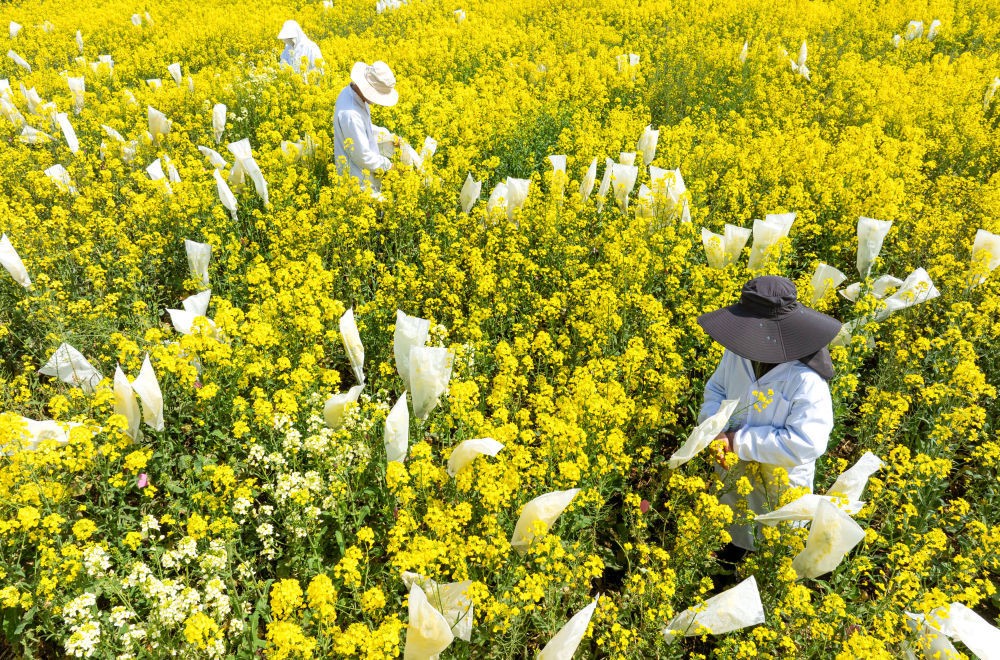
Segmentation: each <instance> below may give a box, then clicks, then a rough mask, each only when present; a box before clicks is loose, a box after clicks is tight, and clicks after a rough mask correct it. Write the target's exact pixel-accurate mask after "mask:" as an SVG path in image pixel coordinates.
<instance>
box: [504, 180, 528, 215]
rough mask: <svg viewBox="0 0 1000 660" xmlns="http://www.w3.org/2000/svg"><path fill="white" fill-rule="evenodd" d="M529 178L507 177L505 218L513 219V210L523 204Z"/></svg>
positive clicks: (525, 198)
mask: <svg viewBox="0 0 1000 660" xmlns="http://www.w3.org/2000/svg"><path fill="white" fill-rule="evenodd" d="M530 184H531V180H530V179H515V178H513V177H507V219H508V220H513V219H514V211H517V210H519V209H520V208H521V207H522V206H524V202H525V201H526V200H527V199H528V187H529V185H530Z"/></svg>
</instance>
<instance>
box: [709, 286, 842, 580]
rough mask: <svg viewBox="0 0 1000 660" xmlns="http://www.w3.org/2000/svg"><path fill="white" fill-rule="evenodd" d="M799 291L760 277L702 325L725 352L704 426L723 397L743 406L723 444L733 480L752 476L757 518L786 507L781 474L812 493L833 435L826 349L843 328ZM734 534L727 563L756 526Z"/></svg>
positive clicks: (748, 542)
mask: <svg viewBox="0 0 1000 660" xmlns="http://www.w3.org/2000/svg"><path fill="white" fill-rule="evenodd" d="M796 293H797V292H796V289H795V284H793V283H792V281H791V280H789V279H786V278H784V277H777V276H770V275H769V276H764V277H758V278H756V279H752V280H750V281H749V282H747V284H746V285H744V287H743V291H742V293H741V295H740V301H739V302H738V303H736V304H734V305H730V306H728V307H724V308H723V309H719V310H716V311H714V312H710V313H708V314H704V315H702V316H700V317H699V318H698V323H699V325H701V327H702V328H703V329H704V330H705V332H707V333H708V334H709V335H710V336H711V337H712V338H713V339H714V340H715V341H717V342H719V343H720V344H722V345H723V346H724V347H725V348H726V350H725V352H724V353H723V354H722V359H721V361H720V362H719V365H718V367H717V368H716V369H715V372H714V373H713V374H712V376H711V378H709V380H708V383H707V384H706V386H705V400H704V403H703V404H702V406H701V412H700V414H699V415H698V421H699V422H701V421H704V420H705V419H707V418H708V417H710V416H711V415H713V414H715V413H716V412H717V411H718V409H719V406H720V404H721V403H722V401H723V400H724V399H738V400H739V401H740V403H739V404H738V406H737V408H736V410H737V412H736V413H734V414H733V417H732V418H731V419H730V420H729V424H728V426H727V430H726V431H724V432H723V433H721V434H719V436H718V437H717V438H716V439H717V440H722V441H723V442H724V444H725V446H726V449H727V450H728V451H730V452H733V453H735V454H736V455H737V456H738V457H739V459H740V462H739V463H738V464H737V465H735V466H732V467H731V469H729V470H728V472H729V474H728V475H727V476H728V477H729V481H730V483H733V484H735V483H736V481H737V480H738V479H739V478H740V477H742V476H746V477H748V478H749V479H750V482H751V484H752V485H753V492H751V493H750V494H749V495H748V496H747V498H746V499H747V505H748V507H749V508H750V509H751V510H753V511H754V512H755V513H757V514H761V513H766V512H768V511H771V510H772V509H774V508H777V507H778V498H779V497H780V495H781V490H782V487H781V486H780V485H779V483H780V480H776V479H775V471H776V469H777V468H782V469H784V470H785V471H786V472H787V474H788V485H789V486H804V487H805V488H808V489H810V490H812V486H813V478H814V476H815V473H816V459H818V458H819V457H820V456H822V455H823V453H824V452H826V445H827V442H828V441H829V438H830V432H831V431H832V430H833V402H832V400H831V398H830V388H829V386H828V384H827V383H828V381H829V380H830V379H831V378H833V375H834V374H833V362H832V361H831V359H830V352H829V351H828V350H827V345H828V344H829V343H830V341H832V340H833V338H834V337H836V336H837V333H838V332H839V331H840V325H841V324H840V321H838V320H836V319H835V318H833V317H830V316H827V315H826V314H822V313H820V312H817V311H815V310H813V309H810V308H808V307H806V306H805V305H803V304H802V303H800V302H799V301H798V300H797V299H796ZM755 403H756V404H757V405H756V406H755V405H754V404H755ZM720 463H722V465H721V467H720V470H723V471H725V470H726V469H727V467H729V466H726V465H725V464H724V459H721V460H720ZM739 499H740V496H739V495H738V494H737V493H736V492H735V491H731V492H728V493H726V494H725V495H723V496H722V497H720V501H721V502H723V503H725V504H729V505H730V506H731V507H734V509H735V508H736V505H737V503H738V501H739ZM729 532H730V535H731V536H732V543H731V544H730V545H729V546H727V547H726V548H724V549H723V551H722V552H721V553H720V555H719V558H720V561H721V562H722V563H725V562H727V561H728V562H730V563H732V562H735V561H737V560H739V559H741V558H742V557H743V556H744V555H745V554H746V553H747V552H748V551H751V550H753V549H754V529H753V527H752V526H750V525H732V526H731V527H730V529H729Z"/></svg>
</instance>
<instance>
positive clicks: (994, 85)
mask: <svg viewBox="0 0 1000 660" xmlns="http://www.w3.org/2000/svg"><path fill="white" fill-rule="evenodd" d="M998 89H1000V77H997V78H994V79H993V82H991V83H990V86H989V87H987V88H986V92H985V93H984V94H983V111H984V112H985V111H986V110H989V109H990V105H992V104H993V97H994V96H996V94H997V90H998Z"/></svg>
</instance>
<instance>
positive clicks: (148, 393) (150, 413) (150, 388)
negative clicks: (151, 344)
mask: <svg viewBox="0 0 1000 660" xmlns="http://www.w3.org/2000/svg"><path fill="white" fill-rule="evenodd" d="M132 391H133V392H135V394H136V396H138V397H139V401H141V402H142V419H143V421H145V422H146V424H147V425H148V426H149V427H150V428H151V429H153V430H154V431H162V430H163V428H164V425H163V392H162V391H161V390H160V382H159V381H158V380H157V379H156V372H155V371H153V365H152V364H150V362H149V354H148V353H147V354H146V357H145V359H143V361H142V367H141V368H140V369H139V375H138V376H136V377H135V380H133V381H132Z"/></svg>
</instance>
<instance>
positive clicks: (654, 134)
mask: <svg viewBox="0 0 1000 660" xmlns="http://www.w3.org/2000/svg"><path fill="white" fill-rule="evenodd" d="M659 139H660V131H658V130H653V126H652V125H649V126H647V127H646V128H644V129H642V135H640V136H639V141H638V142H637V143H636V145H635V150H636V151H638V152H640V153H641V154H642V164H643V165H647V166H648V165H649V164H650V163H652V162H653V159H654V158H656V143H657V142H658V141H659Z"/></svg>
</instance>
